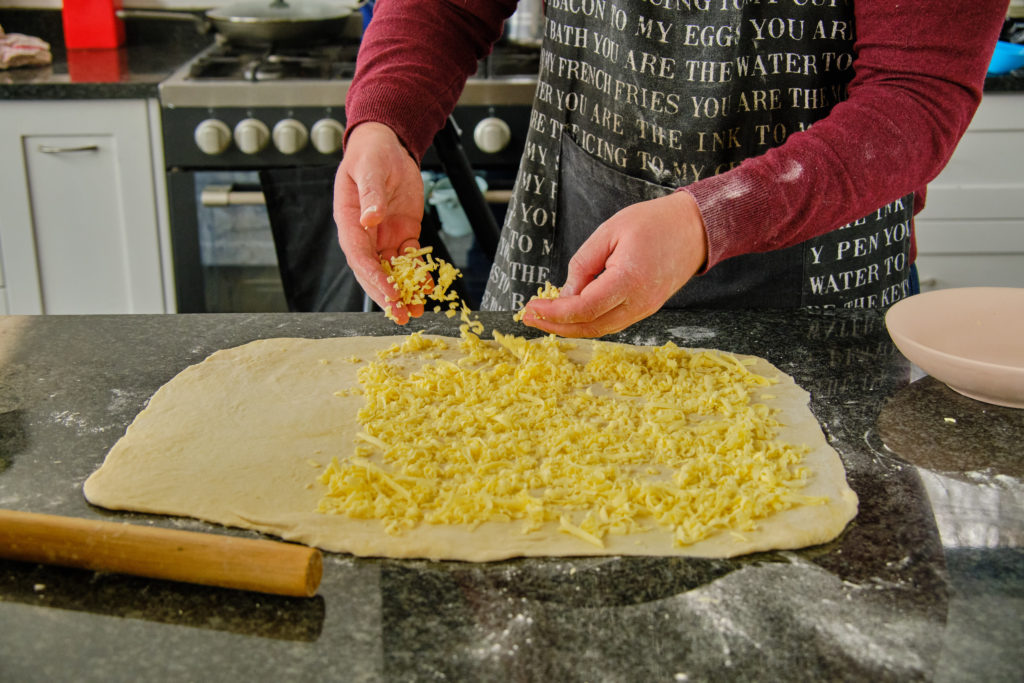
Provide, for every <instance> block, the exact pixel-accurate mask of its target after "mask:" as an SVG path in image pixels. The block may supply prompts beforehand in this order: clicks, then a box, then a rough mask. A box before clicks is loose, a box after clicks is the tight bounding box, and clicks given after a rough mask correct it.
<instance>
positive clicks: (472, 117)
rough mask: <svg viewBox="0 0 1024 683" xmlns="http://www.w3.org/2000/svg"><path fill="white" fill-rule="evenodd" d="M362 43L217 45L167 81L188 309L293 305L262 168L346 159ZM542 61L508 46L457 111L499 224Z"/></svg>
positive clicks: (166, 118) (432, 163) (181, 295)
mask: <svg viewBox="0 0 1024 683" xmlns="http://www.w3.org/2000/svg"><path fill="white" fill-rule="evenodd" d="M357 50H358V43H357V42H356V41H352V42H344V43H342V44H338V45H321V46H314V47H311V48H307V49H275V50H270V49H267V50H263V49H251V48H239V47H236V46H233V45H230V44H228V43H225V42H218V43H215V44H214V45H212V46H210V47H209V48H208V49H206V50H204V51H203V52H202V53H200V54H199V55H197V56H196V57H195V58H194V59H193V60H191V61H190V62H189V63H187V64H185V65H184V66H183V67H182V68H181V69H179V70H178V71H177V72H176V73H174V74H173V75H172V76H171V77H170V78H168V79H167V80H165V81H164V82H163V83H161V85H160V89H159V90H160V103H161V111H162V123H163V142H164V158H165V162H166V170H167V186H168V193H169V208H170V217H171V242H172V256H173V263H174V274H175V287H176V298H177V308H178V311H179V312H204V311H208V312H255V311H266V310H270V311H273V310H286V303H285V299H284V296H283V294H282V285H281V279H280V275H279V272H278V261H277V258H276V256H275V249H274V246H275V245H274V238H273V235H272V232H271V228H270V222H269V218H268V215H267V212H266V209H265V208H264V206H263V203H264V198H263V195H262V193H261V191H260V183H259V172H260V171H261V170H264V169H275V168H302V167H310V168H313V167H321V166H332V167H333V166H337V164H338V162H339V161H340V159H341V134H342V132H343V130H344V124H345V110H344V102H345V95H346V94H347V92H348V87H349V84H350V81H351V77H352V74H353V73H354V68H355V56H356V52H357ZM538 63H539V54H538V51H537V50H536V49H532V48H528V47H523V46H513V45H499V46H498V47H497V48H496V50H495V52H494V53H493V54H492V55H491V56H490V57H488V58H487V59H485V60H483V61H482V62H481V64H480V68H479V70H478V73H477V74H476V75H475V76H474V77H473V78H471V79H470V80H469V82H468V83H467V86H466V88H465V91H464V92H463V95H462V97H461V99H460V100H459V103H458V106H457V107H456V110H455V112H454V114H453V120H454V123H455V129H456V130H457V135H458V141H459V142H460V143H461V149H462V150H464V156H465V159H466V160H467V161H468V164H469V166H470V167H471V168H472V171H473V172H474V173H475V174H476V175H478V176H479V177H480V178H481V180H482V184H483V185H484V186H485V187H486V188H487V189H486V193H485V196H486V197H487V199H488V200H489V201H490V202H492V203H493V206H494V211H495V214H496V216H497V220H500V216H501V213H502V211H503V204H504V203H505V202H507V196H508V191H509V190H510V189H511V185H512V182H513V180H514V178H515V174H516V171H517V168H518V165H519V160H520V156H521V155H522V150H523V143H524V139H525V136H526V130H527V127H528V124H529V110H530V104H531V102H532V98H533V91H534V89H535V87H536V75H537V68H538ZM440 161H441V160H440V159H439V157H438V156H437V154H436V153H435V152H434V151H431V152H430V153H428V155H427V158H426V159H425V160H424V171H425V172H427V173H429V174H431V175H430V176H429V177H430V179H432V180H434V181H437V180H443V168H442V165H441V163H440ZM441 184H442V185H443V183H441ZM428 187H435V185H434V184H433V183H428ZM437 187H440V185H437ZM324 200H325V201H329V200H330V198H329V197H325V198H324ZM428 207H429V204H428ZM451 237H452V238H453V240H454V242H455V250H456V251H459V249H460V246H459V242H458V239H457V238H458V236H457V235H453V236H451ZM453 253H455V252H453Z"/></svg>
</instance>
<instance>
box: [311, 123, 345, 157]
mask: <svg viewBox="0 0 1024 683" xmlns="http://www.w3.org/2000/svg"><path fill="white" fill-rule="evenodd" d="M309 135H310V137H311V138H312V139H313V146H314V147H316V151H318V152H320V153H321V154H334V153H335V152H337V151H338V150H339V149H341V142H342V140H343V139H344V137H345V127H344V126H343V125H341V124H340V123H338V122H337V121H335V120H334V119H320V120H319V121H317V122H316V123H314V124H313V129H312V130H311V131H310V133H309Z"/></svg>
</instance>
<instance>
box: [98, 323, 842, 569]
mask: <svg viewBox="0 0 1024 683" xmlns="http://www.w3.org/2000/svg"><path fill="white" fill-rule="evenodd" d="M404 339H406V337H349V338H330V339H317V340H311V339H294V338H279V339H266V340H260V341H255V342H251V343H249V344H246V345H243V346H240V347H236V348H231V349H226V350H222V351H217V352H216V353H214V354H212V355H211V356H210V357H208V358H207V359H206V360H204V361H203V362H201V363H198V364H196V365H193V366H191V367H188V368H186V369H185V370H184V371H182V372H181V373H180V374H178V375H177V376H176V377H174V378H173V379H172V380H171V381H170V382H168V383H167V384H165V385H164V386H163V387H161V388H160V389H159V390H158V391H157V392H156V393H155V394H154V395H153V397H152V398H151V400H150V402H149V404H148V406H147V407H146V409H145V410H143V411H142V412H141V413H139V415H138V416H137V417H136V419H135V420H134V421H133V422H132V424H131V425H130V426H129V427H128V429H127V431H126V433H125V435H124V436H123V437H122V438H121V439H120V440H119V441H118V442H117V443H116V444H115V445H114V446H113V448H112V449H111V450H110V452H109V453H108V454H107V457H106V459H105V461H104V463H103V465H102V466H101V467H100V468H99V469H98V470H97V471H96V472H94V473H93V474H92V476H90V477H89V479H88V480H87V481H86V482H85V486H84V493H85V496H86V498H87V499H88V500H89V502H91V503H93V504H94V505H98V506H101V507H105V508H110V509H116V510H133V511H139V512H147V513H156V514H165V515H178V516H187V517H194V518H198V519H202V520H206V521H210V522H215V523H218V524H222V525H227V526H234V527H242V528H247V529H254V530H258V531H261V532H265V533H267V534H272V535H275V536H278V537H280V538H283V539H286V540H289V541H296V542H300V543H305V544H308V545H311V546H317V547H320V548H322V549H324V550H328V551H338V552H347V553H352V554H355V555H362V556H384V557H421V558H432V559H456V560H466V561H490V560H497V559H503V558H508V557H516V556H573V555H689V556H698V557H731V556H736V555H742V554H745V553H750V552H755V551H761V550H771V549H784V548H800V547H805V546H809V545H815V544H818V543H823V542H826V541H829V540H832V539H833V538H835V537H836V536H837V535H838V534H839V533H840V532H841V531H842V530H843V528H844V527H845V526H846V524H847V523H848V522H849V521H850V520H851V519H852V518H853V517H854V515H855V514H856V511H857V498H856V495H855V494H854V493H853V491H851V490H850V488H849V486H848V485H847V482H846V476H845V472H844V469H843V465H842V462H841V461H840V459H839V456H838V454H837V453H836V452H835V451H834V450H833V449H832V448H831V447H830V446H829V445H828V443H827V441H826V440H825V437H824V435H823V434H822V431H821V428H820V426H819V425H818V422H817V420H816V419H815V417H814V416H813V414H812V413H811V411H810V409H809V407H808V395H807V393H806V392H805V391H804V390H802V389H801V388H800V387H798V386H797V385H796V384H795V383H794V382H793V380H792V378H790V377H789V376H787V375H785V374H784V373H782V372H781V371H779V370H778V369H776V368H775V367H773V366H772V365H770V364H769V363H768V362H767V361H765V360H763V359H760V358H757V359H756V361H755V365H754V366H753V367H752V368H751V369H752V370H753V371H754V372H757V373H758V374H761V375H765V376H768V377H776V378H777V379H778V380H779V382H778V383H777V384H775V385H773V386H772V387H771V388H770V393H771V394H772V395H773V396H775V397H776V398H774V399H773V401H772V405H773V406H775V407H777V408H780V409H781V416H782V417H781V418H780V421H782V422H783V423H784V424H785V426H784V427H783V429H782V431H781V432H780V434H779V439H781V440H783V441H786V442H788V443H794V444H805V445H806V446H808V447H809V448H810V450H809V452H808V454H807V455H806V456H805V460H804V464H805V465H806V466H807V467H808V468H809V469H810V471H811V477H810V480H809V483H808V485H807V486H806V487H805V488H804V489H801V493H805V494H807V495H809V496H824V497H826V498H827V499H828V500H827V503H825V504H822V505H807V506H798V507H795V508H792V509H789V510H785V511H783V512H780V513H776V514H774V515H772V516H770V517H768V518H766V519H765V520H763V521H762V522H761V523H760V524H759V527H758V528H757V530H755V531H752V532H744V533H743V534H733V533H729V532H721V533H718V534H716V535H714V536H711V537H709V538H707V539H704V540H702V541H700V542H697V543H695V544H692V545H688V546H682V547H679V546H675V545H673V543H672V537H671V534H670V532H668V531H667V530H661V529H653V530H650V531H644V532H640V533H635V534H629V535H624V536H623V535H618V536H616V535H609V536H607V537H606V544H605V547H604V548H599V547H597V546H595V545H592V544H590V543H587V542H585V541H583V540H580V539H578V538H576V537H574V536H572V535H570V534H567V533H565V532H562V531H559V529H558V524H557V523H550V524H547V525H545V526H544V527H542V528H541V529H540V530H539V531H534V532H530V533H523V528H524V526H523V523H522V522H518V521H516V522H487V523H484V524H482V525H479V526H477V527H476V528H471V527H469V526H468V525H432V524H420V525H418V526H417V527H415V528H413V529H412V530H409V531H407V532H404V533H402V534H400V535H388V534H386V533H384V530H383V525H382V523H381V522H379V521H377V520H359V519H351V518H349V517H347V516H344V515H338V514H323V513H320V512H318V511H317V505H318V503H319V501H320V500H321V498H322V497H323V495H324V492H325V486H324V485H323V484H321V483H319V481H318V477H319V475H320V473H321V471H322V470H323V468H324V466H326V465H327V464H328V463H329V462H330V460H331V458H332V457H338V458H339V459H342V458H344V457H346V455H347V454H348V453H350V452H351V451H352V449H353V444H354V440H355V434H356V433H357V432H358V431H359V424H358V422H357V420H356V414H357V412H358V410H359V408H360V406H361V404H362V400H363V399H362V397H361V396H359V395H342V396H339V395H338V392H339V390H342V389H346V388H349V387H355V386H357V385H358V381H357V372H358V369H359V367H360V366H361V365H363V364H364V363H365V362H367V361H372V360H374V359H376V357H377V352H378V351H381V350H383V349H387V348H389V347H391V346H392V345H393V344H395V343H396V342H399V343H400V342H402V341H403V340H404ZM449 341H450V342H451V347H452V350H450V351H446V352H443V353H444V354H449V355H450V357H452V358H456V357H458V356H459V355H460V352H459V351H458V349H457V348H456V343H455V342H456V341H457V340H454V339H451V340H449ZM587 344H588V342H582V343H581V346H580V349H581V351H580V352H581V353H585V352H586V349H588V348H589V346H587ZM737 357H738V358H743V357H742V356H737ZM356 359H359V362H356Z"/></svg>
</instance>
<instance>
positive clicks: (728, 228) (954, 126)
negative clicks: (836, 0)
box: [685, 0, 1006, 267]
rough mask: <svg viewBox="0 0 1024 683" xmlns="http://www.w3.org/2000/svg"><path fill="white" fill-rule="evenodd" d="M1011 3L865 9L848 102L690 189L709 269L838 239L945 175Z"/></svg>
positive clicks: (920, 1)
mask: <svg viewBox="0 0 1024 683" xmlns="http://www.w3.org/2000/svg"><path fill="white" fill-rule="evenodd" d="M1005 11H1006V2H1005V0H957V1H956V2H945V3H936V2H934V1H933V0H916V1H913V2H903V3H890V2H886V1H883V0H858V2H857V3H856V19H857V41H856V44H855V50H856V53H857V57H856V61H855V73H856V75H855V77H854V79H853V81H852V82H851V83H850V86H849V96H848V99H847V100H845V101H844V102H842V103H840V104H838V105H836V106H835V107H834V108H833V109H832V111H831V112H830V113H829V114H828V116H826V117H825V118H823V119H821V120H820V121H817V122H816V123H814V124H813V125H812V126H811V127H809V128H808V129H807V130H806V131H803V132H800V133H795V134H793V135H791V136H790V137H789V138H788V139H787V140H786V142H784V143H783V144H782V145H780V146H779V147H776V148H775V149H773V150H771V151H769V152H768V153H766V154H764V155H761V156H758V157H755V158H752V159H748V160H747V161H745V162H744V163H743V164H741V165H740V166H739V167H737V168H735V169H733V170H731V171H728V172H726V173H723V174H721V175H718V176H714V177H711V178H708V179H705V180H701V181H698V182H696V183H694V184H692V185H690V186H687V188H685V189H686V190H687V191H688V192H690V194H691V195H692V196H693V197H694V199H696V201H697V203H698V206H699V207H700V210H701V214H702V216H703V218H704V222H705V225H706V227H707V233H708V267H711V266H714V265H715V264H716V263H719V262H721V261H723V260H725V259H727V258H729V257H732V256H736V255H739V254H744V253H751V252H761V251H769V250H773V249H780V248H784V247H787V246H791V245H794V244H798V243H800V242H802V241H804V240H807V239H810V238H812V237H815V236H817V235H820V234H823V233H825V232H828V231H830V230H833V229H835V228H837V227H839V226H841V225H844V224H846V223H848V222H850V221H852V220H855V219H857V218H860V217H861V216H864V215H865V214H867V213H869V212H871V211H872V210H874V209H876V208H878V207H880V206H882V205H884V204H886V203H888V202H891V201H893V200H895V199H897V198H899V197H901V196H903V195H905V194H907V193H908V192H911V191H915V190H920V189H923V187H924V186H925V184H926V183H927V182H928V181H930V180H931V179H932V178H934V177H935V176H936V175H937V174H938V173H939V171H941V170H942V168H943V167H944V166H945V164H946V162H947V161H948V160H949V157H950V155H951V154H952V153H953V150H954V149H955V147H956V144H957V142H958V141H959V139H960V137H961V136H962V135H963V132H964V130H966V128H967V125H968V123H969V122H970V120H971V117H972V116H973V115H974V112H975V110H976V109H977V106H978V103H979V102H980V99H981V88H982V85H983V82H984V77H985V71H986V66H987V64H988V60H989V57H990V55H991V49H992V46H993V45H994V42H995V40H996V36H997V35H998V32H999V27H1000V25H1001V24H1002V20H1003V18H1004V16H1005Z"/></svg>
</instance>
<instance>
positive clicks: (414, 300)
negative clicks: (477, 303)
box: [380, 247, 462, 322]
mask: <svg viewBox="0 0 1024 683" xmlns="http://www.w3.org/2000/svg"><path fill="white" fill-rule="evenodd" d="M433 250H434V248H433V247H423V248H421V249H413V248H409V249H406V250H405V253H404V254H401V255H399V256H394V257H392V258H391V260H390V261H388V260H386V259H382V260H381V262H380V265H381V268H383V269H384V272H385V273H387V276H388V282H390V283H392V284H393V285H394V286H395V289H396V290H398V296H399V298H398V299H397V300H395V301H394V303H395V306H396V307H401V306H410V305H415V304H426V303H427V299H431V300H433V301H437V302H452V303H455V302H456V301H458V300H459V295H458V293H457V292H455V291H452V290H451V289H450V288H451V286H452V284H453V283H454V282H455V280H456V278H459V277H462V273H461V272H459V269H458V268H456V267H455V266H453V265H451V264H450V263H448V262H447V261H445V260H444V259H435V258H434V257H433V255H432V253H431V252H433ZM424 257H425V258H424ZM431 273H436V274H437V282H434V279H433V278H432V277H431ZM388 301H389V302H392V300H391V299H388ZM384 315H386V316H387V317H388V318H390V319H391V320H395V321H396V322H397V319H396V318H395V315H394V313H393V312H392V310H391V306H390V303H389V305H388V306H386V307H385V309H384Z"/></svg>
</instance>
